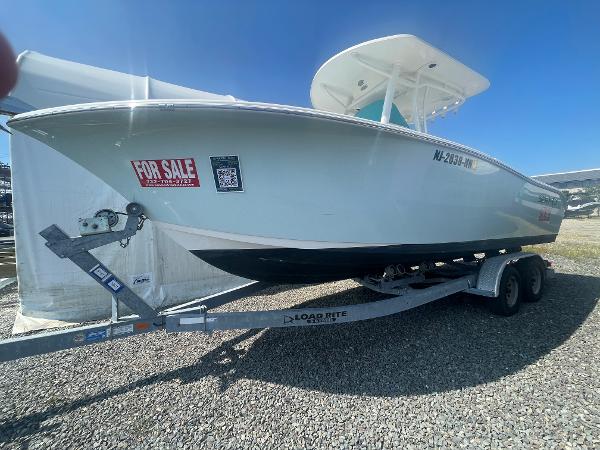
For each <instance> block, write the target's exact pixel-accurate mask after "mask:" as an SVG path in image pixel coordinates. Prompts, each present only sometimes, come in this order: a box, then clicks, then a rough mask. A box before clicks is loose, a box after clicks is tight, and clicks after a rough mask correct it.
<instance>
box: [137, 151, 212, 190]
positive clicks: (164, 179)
mask: <svg viewBox="0 0 600 450" xmlns="http://www.w3.org/2000/svg"><path fill="white" fill-rule="evenodd" d="M131 165H132V166H133V170H134V172H135V174H136V176H137V178H138V180H139V182H140V185H141V186H142V187H199V186H200V179H199V178H198V171H197V170H196V164H195V162H194V160H193V158H181V159H140V160H135V161H131Z"/></svg>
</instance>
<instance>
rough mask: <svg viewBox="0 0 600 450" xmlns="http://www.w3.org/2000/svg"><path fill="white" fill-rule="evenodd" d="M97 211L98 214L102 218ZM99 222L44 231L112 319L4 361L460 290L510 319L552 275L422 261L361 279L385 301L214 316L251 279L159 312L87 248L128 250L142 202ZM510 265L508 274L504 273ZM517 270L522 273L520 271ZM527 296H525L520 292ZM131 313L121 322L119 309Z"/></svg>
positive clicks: (501, 263)
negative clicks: (75, 229) (71, 232)
mask: <svg viewBox="0 0 600 450" xmlns="http://www.w3.org/2000/svg"><path fill="white" fill-rule="evenodd" d="M99 213H100V214H99ZM99 213H97V214H96V217H93V218H88V219H80V220H79V226H80V230H81V236H78V237H69V236H68V235H67V234H66V233H64V232H63V231H62V230H61V229H60V228H59V227H58V226H56V225H51V226H49V227H48V228H46V229H45V230H43V231H41V232H40V233H39V234H40V235H41V236H42V237H43V238H44V239H46V241H47V242H46V246H47V247H48V248H49V249H50V250H51V251H53V252H54V253H55V254H56V255H57V256H59V257H60V258H66V259H69V260H71V261H72V262H73V263H74V264H76V265H77V266H78V267H80V268H81V269H82V270H83V271H84V272H86V273H87V274H88V275H89V276H90V277H92V278H93V279H94V280H95V281H96V282H98V283H99V284H100V285H102V286H103V287H104V288H105V289H107V290H108V291H109V292H110V293H111V295H112V317H111V319H110V320H109V321H104V322H101V323H94V324H91V325H85V326H78V327H75V328H66V329H60V330H58V331H51V332H40V333H37V334H31V335H26V336H22V337H15V338H10V339H5V340H3V341H0V362H3V361H11V360H15V359H19V358H24V357H27V356H33V355H40V354H45V353H50V352H55V351H59V350H65V349H69V348H74V347H81V346H84V345H91V344H96V343H99V342H104V341H109V340H113V339H121V338H126V337H129V336H134V335H138V334H144V333H152V332H155V331H159V330H165V331H166V332H183V331H203V332H212V331H214V330H233V329H251V328H280V327H306V326H320V325H335V324H339V323H348V322H356V321H360V320H367V319H375V318H378V317H384V316H389V315H392V314H397V313H399V312H402V311H406V310H408V309H411V308H415V307H418V306H421V305H424V304H426V303H430V302H432V301H435V300H438V299H441V298H444V297H447V296H449V295H452V294H456V293H459V292H463V293H470V294H475V295H480V296H484V297H489V298H490V299H491V300H492V301H493V302H495V307H496V308H495V311H496V312H498V313H500V314H503V315H511V314H513V313H514V312H516V310H517V309H518V306H519V301H520V297H522V296H525V297H527V296H529V297H530V298H529V299H530V300H537V299H539V298H531V297H539V296H541V291H542V288H543V283H544V281H545V279H546V278H549V277H551V276H552V275H553V270H552V269H551V268H550V267H549V264H548V262H546V261H543V260H542V259H541V258H540V257H539V256H538V255H536V254H533V253H525V252H521V251H515V252H512V253H505V254H497V255H494V256H491V255H490V256H489V257H486V258H482V259H479V260H475V261H473V262H450V263H447V264H444V265H442V266H439V265H435V264H431V263H429V264H423V266H422V267H420V268H419V269H418V270H415V271H411V272H408V273H406V271H405V269H404V268H402V267H401V266H395V267H389V268H388V269H386V272H385V274H384V275H383V276H381V277H374V276H365V277H363V278H361V279H357V280H356V281H357V282H359V283H360V284H362V285H363V286H365V287H367V288H369V289H371V290H374V291H377V292H381V293H384V294H389V295H392V297H390V298H386V299H383V300H378V301H373V302H368V303H363V304H356V305H349V306H337V307H325V308H301V309H284V310H271V311H247V312H246V311H244V312H211V309H213V308H216V307H218V306H221V305H224V304H226V303H229V302H233V301H235V300H238V299H241V298H243V297H245V296H248V295H252V294H254V293H256V292H258V291H260V290H262V289H264V288H266V287H268V286H269V285H268V284H266V283H262V282H256V281H254V282H250V283H248V284H245V285H243V286H240V287H237V288H233V289H229V290H226V291H223V292H219V293H217V294H214V295H210V296H207V297H204V298H201V299H198V300H193V301H191V302H188V303H185V304H183V305H178V306H175V307H171V308H168V309H165V310H163V311H157V310H156V309H154V308H152V307H151V306H150V305H148V304H147V303H146V302H145V301H144V300H143V299H142V298H140V297H139V296H138V295H137V294H135V293H134V292H133V291H132V290H131V289H130V288H129V287H128V286H127V285H126V284H125V283H123V281H121V280H120V279H119V278H118V277H117V276H115V275H114V274H113V273H112V272H111V271H110V269H109V268H107V267H105V266H104V265H103V264H102V263H101V262H100V261H99V260H98V259H96V258H95V257H94V256H93V255H92V254H91V253H89V250H92V249H94V248H97V247H101V246H104V245H107V244H110V243H113V242H119V243H120V244H121V246H123V247H125V246H127V244H128V243H129V239H131V238H132V237H133V236H134V235H135V234H136V233H137V232H138V231H139V230H141V229H142V226H143V224H144V220H145V219H146V217H145V216H144V211H143V208H142V206H140V205H139V204H137V203H130V204H128V205H127V208H126V214H125V213H118V214H123V215H126V216H127V221H126V223H125V227H124V228H123V229H122V230H119V231H115V230H113V229H112V227H113V226H114V225H116V223H117V222H118V218H116V215H115V214H116V213H114V212H113V211H111V210H102V211H100V212H99ZM507 267H510V269H508V270H507ZM514 267H518V268H519V270H515V268H514ZM521 279H524V282H523V284H521ZM522 294H523V295H522ZM120 304H123V305H125V306H127V307H128V308H129V309H130V310H131V311H132V312H133V313H134V314H133V315H129V316H126V317H120V315H119V305H120Z"/></svg>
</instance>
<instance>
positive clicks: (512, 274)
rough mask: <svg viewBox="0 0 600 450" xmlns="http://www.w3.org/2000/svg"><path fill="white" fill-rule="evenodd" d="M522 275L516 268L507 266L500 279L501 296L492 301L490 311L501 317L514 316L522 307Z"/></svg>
mask: <svg viewBox="0 0 600 450" xmlns="http://www.w3.org/2000/svg"><path fill="white" fill-rule="evenodd" d="M520 286H521V275H520V274H519V271H518V270H517V269H516V268H515V267H514V266H506V267H505V268H504V271H503V272H502V278H501V279H500V286H499V295H498V297H496V298H494V299H492V301H491V303H490V309H491V310H492V312H494V313H495V314H498V315H501V316H512V315H513V314H516V313H517V311H519V307H520V306H521V289H520Z"/></svg>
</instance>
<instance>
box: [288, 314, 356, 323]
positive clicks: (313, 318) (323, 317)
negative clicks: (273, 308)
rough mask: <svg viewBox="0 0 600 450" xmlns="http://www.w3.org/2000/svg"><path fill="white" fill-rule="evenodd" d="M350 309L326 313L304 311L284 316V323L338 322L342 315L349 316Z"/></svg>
mask: <svg viewBox="0 0 600 450" xmlns="http://www.w3.org/2000/svg"><path fill="white" fill-rule="evenodd" d="M347 316H348V311H344V310H342V311H332V312H326V313H316V314H314V313H304V314H294V315H293V316H283V323H293V322H304V323H309V324H315V325H316V324H320V323H332V322H337V321H338V319H340V318H342V317H347Z"/></svg>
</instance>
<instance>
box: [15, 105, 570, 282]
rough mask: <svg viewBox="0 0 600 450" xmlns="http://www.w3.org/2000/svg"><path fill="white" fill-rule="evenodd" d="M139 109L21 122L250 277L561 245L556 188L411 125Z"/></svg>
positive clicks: (239, 111) (182, 240) (331, 275)
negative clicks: (223, 179) (233, 182)
mask: <svg viewBox="0 0 600 450" xmlns="http://www.w3.org/2000/svg"><path fill="white" fill-rule="evenodd" d="M134 106H135V107H127V105H125V104H117V105H116V106H115V105H114V104H112V106H110V107H109V106H108V105H104V106H103V105H101V104H99V105H93V106H90V107H85V106H83V107H79V108H71V109H69V108H67V109H62V110H59V111H52V112H50V113H48V112H46V113H44V112H42V113H38V114H33V115H27V114H26V115H22V116H17V117H16V119H14V120H13V121H11V122H10V125H11V126H12V127H14V128H16V129H17V130H19V131H22V132H25V133H27V134H29V135H30V136H32V137H35V138H36V139H38V140H41V141H43V142H46V143H47V144H48V145H50V146H51V147H53V148H55V149H56V150H58V151H59V152H61V153H63V154H64V155H65V156H67V157H68V158H70V159H72V160H74V161H75V162H77V163H79V164H80V165H81V166H83V167H84V168H86V169H88V170H90V172H92V173H93V174H94V175H96V176H98V177H99V178H101V179H102V180H104V181H105V182H106V183H107V184H109V185H110V186H112V187H113V188H114V189H115V190H116V191H118V192H119V193H121V194H122V195H123V196H124V197H125V198H127V199H128V200H130V201H136V202H138V203H141V204H142V205H143V206H144V208H145V210H146V211H147V215H148V217H149V218H150V219H151V220H152V221H153V222H154V223H155V224H156V226H158V227H162V228H163V229H164V230H165V232H166V233H167V234H169V235H170V236H171V237H172V238H173V239H174V240H175V241H176V242H178V243H179V244H181V245H183V246H184V247H185V248H187V249H188V250H190V251H191V252H192V253H194V254H195V255H197V256H198V257H200V258H202V259H204V260H205V261H207V262H209V263H210V264H213V265H215V266H216V267H219V268H221V269H223V270H226V271H228V272H231V273H234V274H236V275H241V276H244V277H247V278H251V279H257V280H262V281H271V282H296V283H310V282H320V281H326V280H333V279H343V278H348V277H353V276H359V275H363V274H366V273H372V272H376V271H380V270H381V269H382V268H383V267H385V266H386V265H388V264H410V263H417V264H418V263H420V262H422V261H427V260H433V261H438V260H444V259H452V258H455V257H456V258H457V257H461V256H464V255H467V254H472V253H474V252H481V251H486V250H496V249H502V248H513V247H517V246H520V245H526V244H534V243H540V242H550V241H553V240H554V238H555V236H556V234H557V233H558V230H559V227H560V223H561V220H562V217H563V214H564V207H563V204H562V200H561V198H560V195H559V194H558V192H557V191H556V190H554V189H552V188H550V187H548V186H545V185H543V184H541V183H538V182H535V181H534V180H531V179H528V178H527V177H524V176H523V175H520V174H518V173H517V172H515V171H513V170H511V169H510V168H508V167H506V166H504V165H502V164H500V163H498V162H497V161H495V160H493V159H491V158H489V157H487V156H485V155H483V154H481V153H478V152H475V151H473V150H471V149H468V148H466V147H462V146H459V145H457V144H453V143H450V142H448V141H443V140H440V139H436V138H433V137H431V136H428V135H423V134H419V133H414V132H411V131H410V130H406V129H402V128H400V127H395V126H382V125H381V124H376V123H374V122H370V121H366V120H360V119H353V118H350V117H348V116H339V115H334V114H328V113H320V112H315V111H312V110H304V109H301V108H283V107H281V108H278V107H273V106H272V105H256V104H241V103H236V104H209V103H202V102H194V103H189V102H188V103H186V104H175V105H169V106H168V107H164V105H159V104H157V102H150V101H148V102H140V103H136V104H135V105H134ZM229 156H235V160H236V161H237V163H238V164H239V166H238V167H239V175H241V183H240V184H241V189H239V190H238V191H235V190H234V191H229V192H219V191H218V189H217V188H218V182H219V181H218V180H217V177H215V172H214V169H215V166H214V163H213V160H211V157H217V158H223V157H229ZM189 160H193V166H189V167H187V168H186V167H185V164H186V163H185V161H189ZM140 161H157V162H158V164H159V165H160V164H161V161H168V162H173V161H179V164H180V165H179V168H180V169H181V172H182V173H184V174H187V175H189V176H191V177H192V178H194V177H195V178H194V180H192V181H191V182H190V179H188V180H187V181H186V182H185V183H183V184H182V185H180V186H177V187H173V186H171V185H169V186H168V187H165V186H157V185H152V184H151V185H144V183H145V182H144V180H143V179H142V178H143V175H141V176H140V166H139V164H140V163H139V162H140ZM181 161H184V163H183V164H184V166H183V167H182V165H181V164H182V163H181ZM136 162H137V163H138V166H137V169H136ZM167 164H168V163H167ZM190 167H192V168H190ZM160 175H161V176H163V177H164V175H165V173H164V172H162V173H161V174H160ZM238 181H239V180H238Z"/></svg>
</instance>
